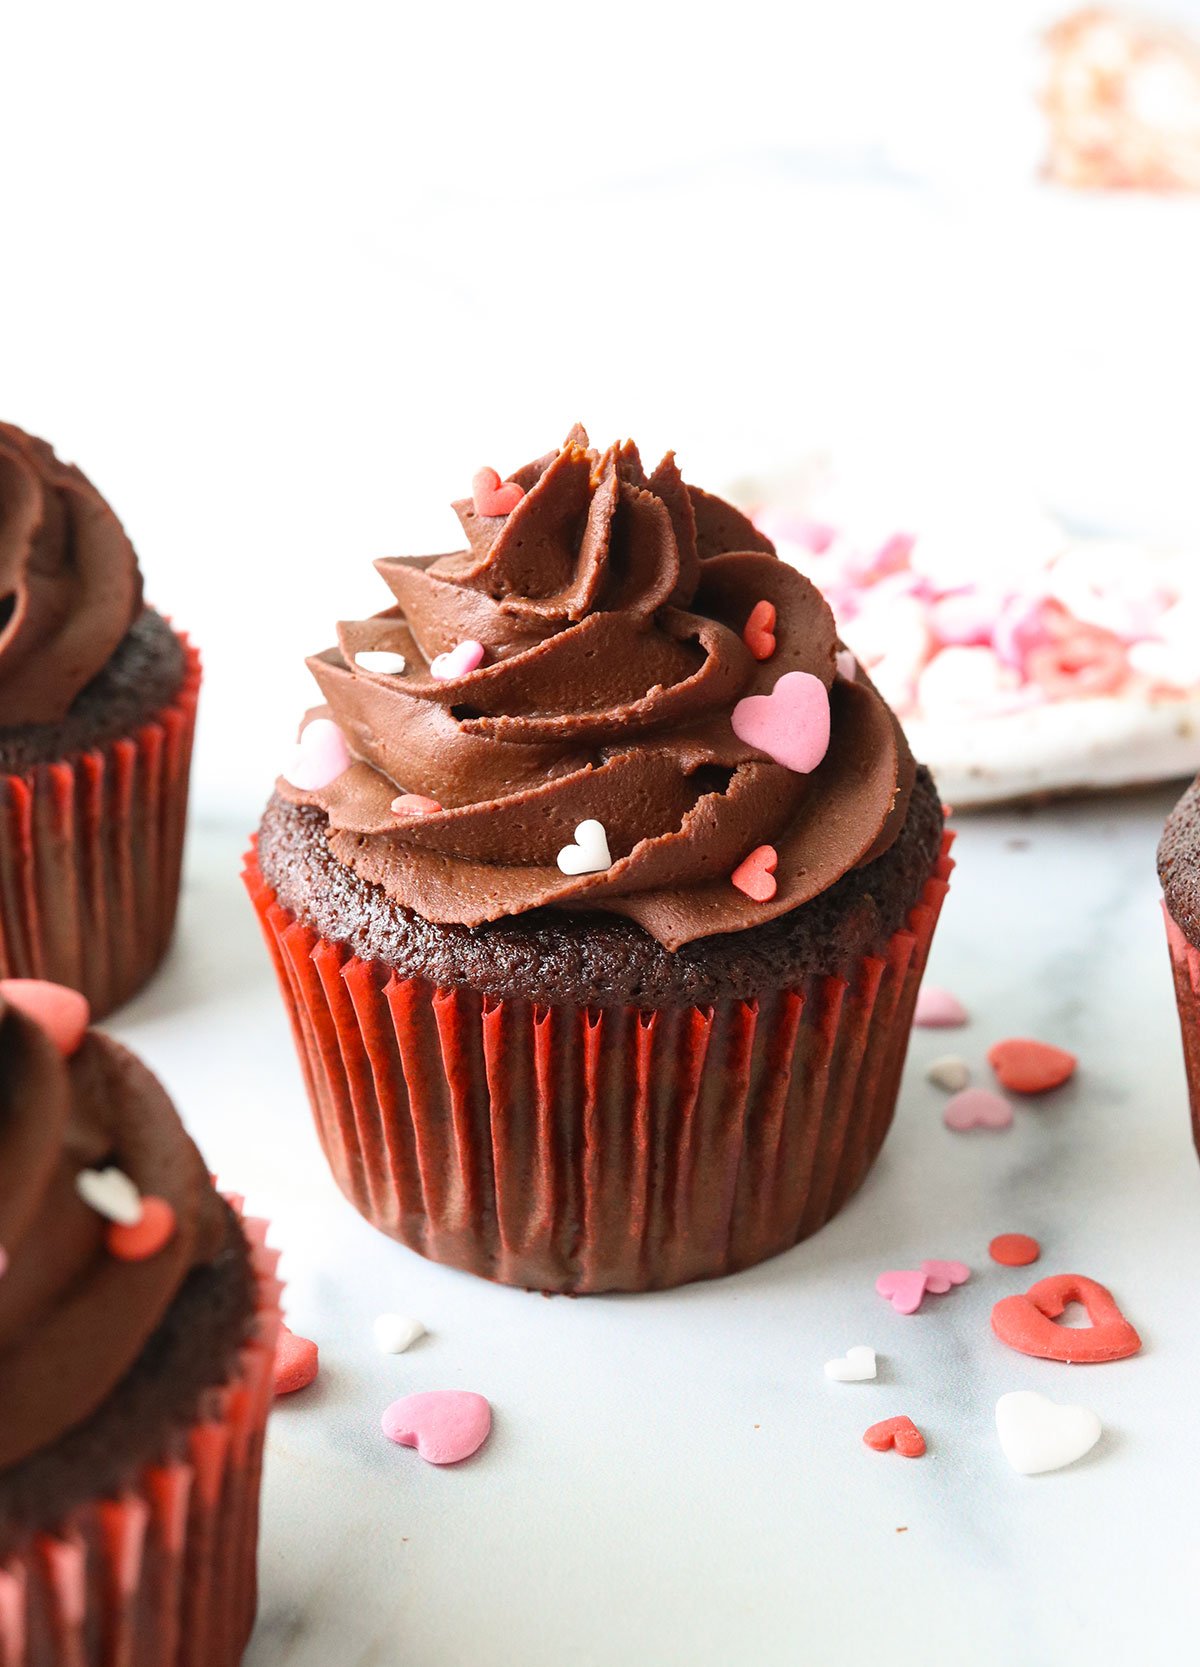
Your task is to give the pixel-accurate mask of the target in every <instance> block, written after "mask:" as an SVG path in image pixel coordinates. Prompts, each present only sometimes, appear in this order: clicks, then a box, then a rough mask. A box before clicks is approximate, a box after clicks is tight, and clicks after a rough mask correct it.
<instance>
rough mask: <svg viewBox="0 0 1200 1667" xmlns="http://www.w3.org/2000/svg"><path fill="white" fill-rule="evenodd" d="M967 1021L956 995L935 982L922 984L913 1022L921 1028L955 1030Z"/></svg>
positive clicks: (965, 1011) (964, 1011)
mask: <svg viewBox="0 0 1200 1667" xmlns="http://www.w3.org/2000/svg"><path fill="white" fill-rule="evenodd" d="M966 1022H967V1010H966V1008H965V1007H964V1006H963V1004H962V1002H961V1001H959V999H958V997H957V996H956V995H953V994H951V992H950V991H949V990H942V989H939V987H938V986H937V985H936V984H922V985H921V988H920V991H919V992H918V994H917V1006H916V1011H915V1012H914V1013H913V1024H914V1025H918V1026H919V1027H920V1028H921V1029H922V1030H957V1029H958V1027H959V1026H960V1025H965V1024H966Z"/></svg>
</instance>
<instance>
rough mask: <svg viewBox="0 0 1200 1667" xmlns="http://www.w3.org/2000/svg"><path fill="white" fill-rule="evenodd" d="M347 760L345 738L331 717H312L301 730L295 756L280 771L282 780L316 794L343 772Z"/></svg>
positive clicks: (348, 765) (348, 752)
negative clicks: (282, 776)
mask: <svg viewBox="0 0 1200 1667" xmlns="http://www.w3.org/2000/svg"><path fill="white" fill-rule="evenodd" d="M350 763H351V759H350V749H349V747H348V746H347V745H346V737H345V736H344V735H343V734H342V732H341V730H340V729H339V728H338V726H337V725H336V724H335V723H334V721H333V719H332V718H314V719H313V721H312V722H311V723H310V724H305V726H304V729H303V730H302V732H301V735H300V742H299V745H298V746H297V748H296V755H295V757H294V758H293V759H292V762H291V764H290V765H289V766H288V768H287V769H286V770H285V771H284V772H283V775H284V780H285V781H290V782H291V784H292V786H293V787H298V788H300V790H301V791H302V792H305V793H316V792H318V791H319V790H320V789H321V788H322V787H328V786H329V783H330V782H331V781H336V780H337V778H338V777H339V776H340V775H344V774H345V772H346V771H347V770H348V769H349V768H350Z"/></svg>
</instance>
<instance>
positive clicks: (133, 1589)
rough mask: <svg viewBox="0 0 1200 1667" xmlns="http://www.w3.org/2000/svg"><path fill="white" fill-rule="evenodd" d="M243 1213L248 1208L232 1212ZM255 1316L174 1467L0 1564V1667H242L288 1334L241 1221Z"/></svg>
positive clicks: (259, 1241)
mask: <svg viewBox="0 0 1200 1667" xmlns="http://www.w3.org/2000/svg"><path fill="white" fill-rule="evenodd" d="M230 1202H231V1203H232V1204H233V1206H234V1208H235V1209H237V1210H239V1211H240V1205H241V1201H240V1199H236V1198H235V1199H231V1200H230ZM242 1226H243V1229H244V1231H245V1234H246V1238H247V1241H248V1243H249V1245H250V1248H251V1253H252V1259H253V1265H254V1272H255V1279H256V1286H257V1313H256V1318H255V1322H254V1326H253V1330H252V1335H251V1338H250V1340H249V1342H247V1344H246V1345H245V1346H244V1348H243V1349H242V1351H241V1353H240V1355H239V1357H238V1362H237V1368H236V1370H235V1372H234V1373H233V1375H232V1376H231V1377H230V1379H229V1381H228V1382H227V1383H225V1384H224V1385H222V1386H221V1387H219V1388H214V1389H211V1390H209V1391H207V1392H206V1394H205V1395H204V1397H203V1399H202V1403H201V1406H200V1407H199V1409H198V1411H197V1413H196V1416H195V1418H194V1419H193V1421H192V1422H191V1424H190V1425H188V1426H187V1427H186V1428H183V1429H180V1430H178V1431H176V1432H175V1437H174V1439H173V1440H172V1441H171V1442H170V1443H169V1444H168V1445H169V1448H170V1453H169V1456H166V1457H164V1459H163V1460H162V1461H161V1462H160V1463H157V1464H155V1465H151V1466H149V1467H148V1468H147V1469H146V1470H144V1471H143V1473H142V1474H141V1476H140V1477H139V1478H138V1479H137V1481H136V1482H135V1483H134V1484H132V1485H131V1486H130V1487H128V1488H127V1489H126V1490H125V1491H124V1492H122V1493H121V1494H120V1495H119V1496H116V1497H113V1498H107V1499H100V1500H96V1501H94V1502H92V1503H89V1504H87V1505H84V1506H81V1507H80V1508H78V1509H77V1510H75V1511H73V1512H71V1513H70V1515H69V1517H68V1518H67V1519H66V1520H65V1521H63V1522H62V1523H60V1524H58V1525H57V1526H56V1528H55V1529H54V1531H52V1532H43V1533H39V1534H36V1535H33V1536H31V1537H30V1538H29V1539H28V1541H26V1542H25V1543H24V1544H22V1545H20V1546H18V1547H17V1548H16V1549H15V1550H13V1551H12V1552H10V1554H9V1556H8V1557H7V1558H6V1559H5V1560H4V1561H3V1562H2V1563H0V1667H91V1664H93V1663H95V1664H97V1667H99V1664H103V1667H236V1664H237V1663H238V1662H239V1661H240V1660H241V1658H242V1654H243V1652H244V1650H245V1648H246V1644H247V1642H248V1640H249V1637H250V1632H251V1629H252V1627H253V1625H254V1614H255V1608H256V1604H257V1574H256V1565H257V1544H258V1499H259V1489H260V1481H261V1472H262V1453H263V1439H264V1433H265V1428H266V1421H267V1414H268V1412H269V1410H270V1406H271V1401H272V1362H273V1358H274V1352H275V1342H276V1338H277V1335H278V1331H279V1322H280V1313H279V1295H280V1284H279V1281H278V1279H277V1278H276V1275H275V1267H276V1263H277V1261H278V1256H277V1255H276V1253H274V1252H272V1251H269V1250H268V1249H267V1248H266V1223H265V1222H262V1221H256V1220H253V1219H247V1220H243V1222H242Z"/></svg>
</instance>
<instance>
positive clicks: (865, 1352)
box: [825, 1343, 876, 1383]
mask: <svg viewBox="0 0 1200 1667" xmlns="http://www.w3.org/2000/svg"><path fill="white" fill-rule="evenodd" d="M875 1372H876V1364H875V1350H874V1349H869V1348H867V1346H866V1344H865V1343H856V1344H855V1346H854V1347H853V1348H852V1349H847V1350H846V1352H845V1354H844V1355H842V1357H841V1359H840V1360H827V1361H826V1362H825V1376H826V1377H827V1378H832V1379H833V1381H834V1383H866V1382H867V1381H868V1380H869V1379H870V1378H873V1377H874V1376H875Z"/></svg>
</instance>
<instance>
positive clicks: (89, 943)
mask: <svg viewBox="0 0 1200 1667" xmlns="http://www.w3.org/2000/svg"><path fill="white" fill-rule="evenodd" d="M181 641H182V642H183V647H184V654H185V670H184V678H183V683H182V685H181V687H180V690H179V693H178V694H177V695H176V697H175V699H174V700H173V701H172V703H171V705H170V706H168V707H167V708H166V709H165V710H164V711H162V712H160V713H159V714H158V716H157V717H156V718H154V719H152V720H151V721H150V722H149V723H146V724H143V725H142V726H141V728H140V729H139V730H138V731H137V732H136V733H135V734H133V735H130V736H128V737H122V738H120V739H119V740H116V741H110V742H108V743H106V744H105V745H104V746H102V747H96V748H94V749H92V750H91V751H88V752H85V753H80V754H78V755H76V756H75V757H72V758H68V759H63V760H60V761H56V762H54V763H50V764H39V765H35V766H34V767H33V768H32V769H31V770H29V771H28V772H27V773H26V774H24V775H16V776H3V775H0V977H2V978H49V979H52V980H53V981H54V982H55V983H56V984H69V985H70V986H71V987H72V988H73V989H76V990H82V991H83V993H84V995H85V996H86V997H87V998H88V1001H89V1003H90V1005H91V1009H92V1017H93V1019H100V1018H103V1017H104V1015H105V1014H106V1013H111V1012H112V1010H113V1009H114V1008H115V1007H119V1006H120V1005H121V1003H122V1002H124V1001H127V1000H128V999H129V997H130V996H132V995H133V994H134V993H135V991H136V990H138V989H139V988H140V987H141V985H142V984H144V983H145V981H146V979H147V978H149V976H150V974H151V973H152V972H153V971H154V969H155V967H156V966H157V965H158V963H159V962H160V961H161V960H162V958H163V956H164V955H165V954H166V951H167V946H168V945H169V943H170V941H171V933H172V931H173V929H174V925H175V909H176V905H177V903H178V900H179V882H180V871H181V868H182V864H183V837H184V827H185V824H186V821H187V799H188V776H189V772H190V767H191V755H192V736H193V733H194V731H195V726H196V703H197V700H198V698H199V693H200V656H199V654H198V653H197V652H196V650H195V649H194V648H192V647H191V645H190V644H189V643H188V642H187V639H186V638H181Z"/></svg>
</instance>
